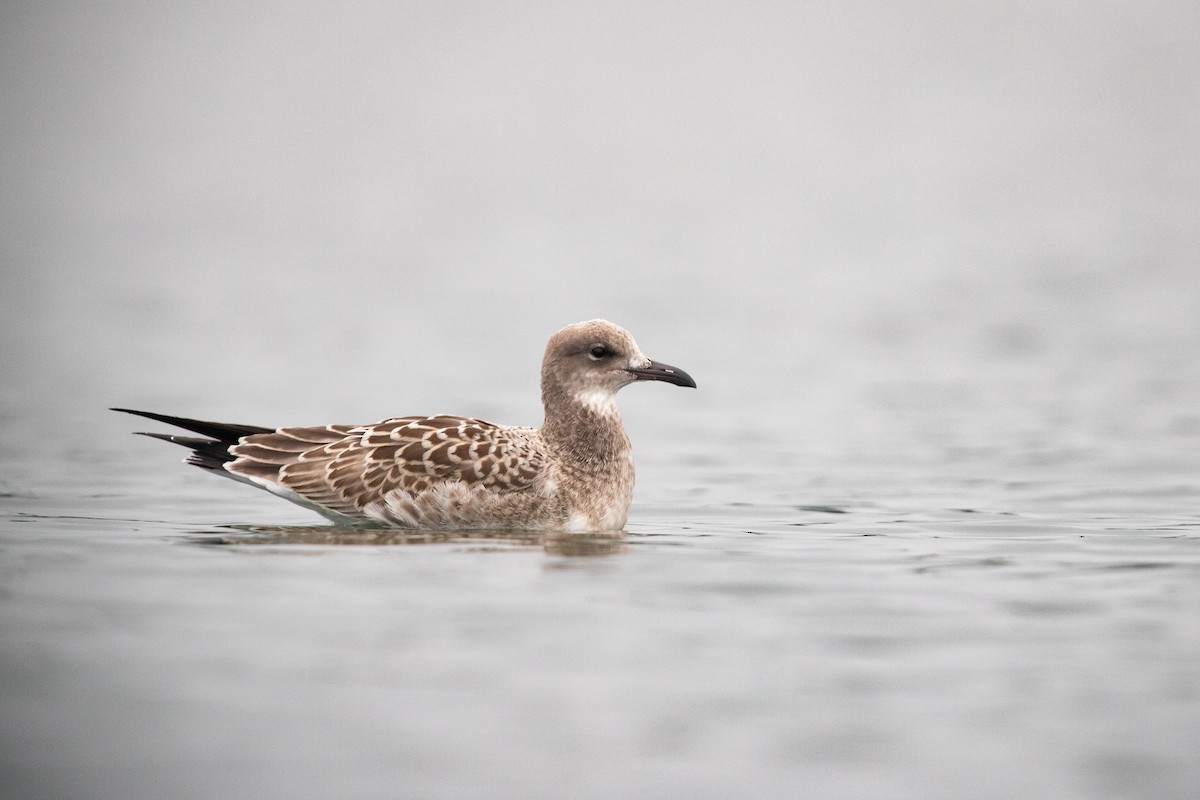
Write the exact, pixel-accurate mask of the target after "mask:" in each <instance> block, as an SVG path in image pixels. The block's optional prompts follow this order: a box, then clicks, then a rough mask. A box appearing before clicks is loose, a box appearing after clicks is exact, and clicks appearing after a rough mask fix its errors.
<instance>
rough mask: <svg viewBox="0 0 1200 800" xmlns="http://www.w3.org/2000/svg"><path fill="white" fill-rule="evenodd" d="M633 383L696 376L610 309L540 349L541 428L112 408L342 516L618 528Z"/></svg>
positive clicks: (247, 478)
mask: <svg viewBox="0 0 1200 800" xmlns="http://www.w3.org/2000/svg"><path fill="white" fill-rule="evenodd" d="M639 380H658V381H666V382H668V383H673V384H676V385H678V386H689V387H693V388H694V387H695V386H696V382H695V381H693V380H692V379H691V377H690V376H689V375H688V374H687V373H686V372H683V371H682V370H679V369H676V368H675V367H671V366H668V365H666V364H660V363H658V362H655V361H651V360H650V359H648V358H646V357H645V356H644V355H643V354H642V352H641V350H639V349H638V346H637V343H636V342H634V340H633V337H632V336H630V335H629V334H628V333H627V332H626V331H625V330H623V329H622V328H620V327H618V326H617V325H614V324H613V323H611V322H606V321H604V320H592V321H590V322H580V323H577V324H575V325H569V326H567V327H566V328H563V329H562V330H560V331H558V332H557V333H555V334H554V335H553V336H551V337H550V341H549V342H548V343H547V345H546V352H545V355H544V357H543V359H542V404H543V405H544V406H545V412H546V417H545V422H544V423H543V425H542V427H541V428H518V427H510V426H504V425H494V424H492V423H490V422H484V421H483V420H479V419H471V418H467V417H456V416H450V415H445V414H439V415H437V416H432V417H416V416H412V417H397V418H394V419H385V420H383V421H381V422H377V423H375V424H373V425H324V426H317V427H311V428H278V429H273V428H260V427H256V426H251V425H225V424H222V423H215V422H203V421H201V420H193V419H187V418H184V417H172V416H168V415H165V414H155V413H152V412H147V411H133V410H131V409H125V408H118V409H113V410H115V411H123V412H125V413H129V414H136V415H138V416H142V417H148V418H150V419H154V420H158V421H160V422H166V423H169V424H171V425H175V426H177V427H180V428H183V429H184V430H188V431H192V432H193V433H198V434H200V435H201V436H202V437H205V438H196V437H190V436H176V435H173V434H162V433H147V434H144V435H146V436H152V437H154V438H157V439H164V440H166V441H169V442H174V443H176V444H181V445H184V446H186V447H189V448H191V450H192V453H191V455H190V456H189V457H188V459H187V463H189V464H192V465H194V466H198V467H201V468H203V469H207V470H210V471H212V472H215V473H217V474H220V475H223V476H226V477H230V478H234V479H236V480H240V481H243V482H245V483H250V484H252V485H254V486H257V487H259V488H262V489H266V490H267V491H269V492H272V493H273V494H277V495H279V496H281V497H284V498H286V499H288V500H291V501H292V502H295V503H298V504H300V505H303V506H305V507H307V508H311V509H313V510H315V511H317V512H319V513H321V514H323V515H325V516H326V517H328V518H330V519H333V520H335V521H337V522H341V523H349V524H377V525H379V524H381V525H388V526H395V527H401V528H414V529H430V530H563V531H570V532H591V531H611V530H620V529H621V528H622V527H623V526H624V525H625V520H626V517H627V514H628V512H629V504H630V501H631V499H632V497H633V482H634V469H633V454H632V449H631V446H630V443H629V437H628V436H626V434H625V428H624V426H623V425H622V424H621V418H620V415H619V414H618V413H617V407H616V402H615V397H614V396H615V394H616V392H617V391H618V390H619V389H620V388H621V387H623V386H626V385H628V384H630V383H633V382H634V381H639Z"/></svg>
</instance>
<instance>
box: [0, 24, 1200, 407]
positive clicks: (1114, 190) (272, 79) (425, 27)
mask: <svg viewBox="0 0 1200 800" xmlns="http://www.w3.org/2000/svg"><path fill="white" fill-rule="evenodd" d="M1198 23H1200V6H1197V5H1196V4H1195V3H1193V2H1149V3H1146V2H1091V1H1088V2H1072V1H1059V2H1044V1H1042V0H1039V2H1005V3H959V2H911V3H906V2H849V3H841V2H812V3H732V2H731V3H714V2H709V3H674V2H662V3H628V4H626V3H609V2H606V3H589V4H583V3H557V2H556V3H515V4H499V3H443V2H437V3H360V2H351V3H304V2H302V3H294V2H287V3H283V2H279V3H273V2H258V3H249V4H247V3H240V2H239V3H219V2H213V3H171V2H154V3H134V2H127V3H115V2H100V3H90V4H73V3H61V4H59V3H54V4H48V3H21V2H15V3H6V4H5V5H4V7H3V11H0V144H2V149H0V174H2V175H3V180H2V181H0V248H2V250H0V258H2V263H3V268H4V286H5V288H4V291H3V297H2V298H0V312H2V313H3V322H2V323H0V332H2V334H3V337H4V344H3V349H2V350H0V355H2V357H3V359H4V362H5V368H4V371H5V373H6V374H7V375H8V376H9V377H8V380H7V382H6V383H7V385H6V387H5V390H4V394H3V395H2V396H3V397H4V398H5V400H6V402H7V403H8V405H9V408H10V412H9V414H10V415H11V414H14V413H19V412H20V410H21V409H28V408H30V407H33V406H36V407H37V408H39V409H46V408H51V409H54V410H56V411H57V412H59V413H66V414H68V415H69V414H70V413H72V412H70V411H69V409H70V408H71V407H73V405H74V404H77V403H78V402H79V400H80V398H81V397H86V398H87V402H89V403H90V402H92V401H93V400H95V401H96V402H99V403H102V404H109V403H118V402H134V401H138V400H140V399H141V398H145V399H146V400H147V401H152V400H160V401H173V400H176V399H177V398H178V397H179V396H185V397H194V398H195V403H196V405H197V406H202V407H210V408H214V414H215V413H216V412H218V411H220V412H225V411H228V412H229V413H240V414H241V416H243V417H244V416H246V415H247V412H248V411H250V410H252V409H255V408H264V409H265V408H275V409H278V410H279V411H280V412H281V413H284V414H286V415H288V416H289V418H299V419H301V420H312V419H315V418H320V417H318V415H319V414H326V413H337V414H338V415H339V417H346V418H348V419H355V420H357V418H358V417H359V416H362V417H364V418H374V416H376V415H377V414H379V413H381V412H382V413H405V412H408V411H412V410H421V411H432V410H436V409H434V408H427V407H426V404H428V403H433V404H435V405H436V406H437V407H438V408H439V409H440V408H441V406H443V405H445V404H446V403H448V402H450V401H451V400H452V399H453V398H454V397H460V396H464V395H467V394H468V393H469V389H468V386H469V376H467V375H466V374H465V372H466V370H465V369H464V367H463V366H462V363H461V362H462V361H466V362H467V363H469V365H470V368H471V369H472V370H474V371H475V373H476V374H478V373H482V376H483V377H485V378H488V379H499V378H500V377H501V376H504V375H510V374H514V373H516V372H519V373H520V375H521V377H520V380H519V381H517V382H516V384H514V385H518V386H519V387H520V389H521V391H522V392H526V393H527V392H528V391H529V390H531V389H532V387H533V386H534V384H535V381H536V367H535V362H536V359H537V357H539V356H540V350H541V345H542V342H543V341H544V337H545V335H547V334H548V333H549V332H550V331H553V330H554V329H556V328H558V327H559V326H560V325H562V324H565V323H567V322H571V321H575V320H577V319H582V318H589V317H595V316H605V317H609V318H612V319H614V320H616V321H618V322H621V323H622V324H625V325H627V326H628V327H629V328H630V329H632V330H633V331H634V333H635V334H636V335H637V336H638V337H639V339H640V340H641V343H642V344H643V346H644V349H646V350H647V352H649V353H650V354H651V355H653V356H655V357H659V358H662V359H663V360H671V361H676V362H678V363H680V364H681V365H684V366H686V367H687V368H688V369H689V370H690V371H692V372H693V373H694V374H696V375H697V376H698V377H700V376H702V375H704V376H711V377H710V386H711V385H712V381H713V379H715V380H716V383H717V384H718V386H719V385H720V384H723V383H726V382H728V381H732V380H734V379H735V378H738V377H739V376H740V375H742V374H743V372H744V373H745V375H749V374H750V373H751V372H752V371H754V369H755V368H759V367H762V366H763V365H767V364H774V365H776V366H780V365H782V366H785V367H788V368H794V369H806V368H812V367H814V365H819V364H820V363H821V362H822V361H823V360H825V361H834V360H838V359H844V358H850V359H853V358H854V357H855V354H856V353H858V352H859V350H856V349H855V348H859V349H860V350H861V349H862V348H867V349H869V348H870V347H877V348H883V350H884V351H886V352H884V355H886V356H887V358H883V357H880V362H881V363H883V362H888V361H889V360H890V361H892V362H897V363H899V364H901V365H902V368H903V369H906V370H910V371H917V372H919V371H920V369H921V361H922V353H923V352H926V351H928V350H929V348H935V347H936V348H949V349H951V350H955V351H956V352H960V354H961V355H962V356H963V357H964V358H969V357H970V356H971V354H972V353H982V354H984V355H987V354H994V351H996V350H997V349H999V350H1004V349H1005V348H1008V349H1010V350H1014V351H1029V352H1059V353H1060V355H1061V357H1062V359H1064V360H1066V361H1069V360H1071V359H1072V358H1075V357H1077V356H1079V355H1080V354H1081V353H1082V352H1083V351H1081V350H1078V349H1073V348H1074V345H1073V344H1072V342H1073V341H1075V339H1076V338H1078V337H1080V336H1085V337H1090V338H1089V339H1088V341H1089V342H1090V344H1089V345H1088V347H1090V348H1091V350H1089V351H1088V352H1101V351H1104V350H1105V349H1106V348H1111V347H1113V346H1116V345H1117V344H1119V343H1122V342H1129V341H1133V342H1141V343H1142V344H1143V345H1144V346H1161V347H1164V348H1169V347H1173V346H1181V345H1182V344H1186V343H1190V342H1194V341H1195V340H1196V337H1197V324H1198V323H1197V322H1196V319H1198V318H1200V314H1197V313H1196V305H1197V303H1200V300H1198V299H1197V298H1198V297H1200V277H1198V276H1200V264H1197V253H1200V233H1198V229H1200V226H1198V224H1197V222H1198V221H1200V147H1198V146H1197V143H1198V142H1200V49H1198V48H1197V46H1196V42H1197V41H1200V24H1198ZM1097 331H1100V333H1099V334H1097ZM1105 332H1107V333H1105ZM431 342H433V343H436V344H430V343H431ZM864 342H866V343H868V344H863V343H864ZM871 342H874V343H875V344H873V345H872V344H870V343H871ZM1085 349H1086V348H1085ZM184 365H186V368H185V366H184ZM372 373H378V374H379V375H381V376H386V378H385V379H377V378H373V377H371V376H372ZM758 374H759V378H758V380H760V381H762V380H763V379H762V377H761V369H759V370H758ZM415 378H422V380H416V379H415ZM424 378H428V380H424ZM343 379H348V380H349V381H350V384H351V386H352V388H351V389H349V390H341V389H335V388H332V387H335V386H336V384H337V381H339V380H343ZM747 380H749V378H747ZM220 381H224V382H226V384H227V385H236V386H238V387H239V389H240V390H241V391H242V392H244V394H243V395H241V396H239V397H238V398H233V399H231V398H228V397H225V398H224V399H222V397H221V393H220V390H219V388H214V383H216V382H220ZM702 383H703V381H702ZM164 384H169V386H164ZM284 386H287V387H290V388H288V389H287V390H284V389H282V388H281V387H284ZM302 386H310V387H316V386H321V387H325V388H324V389H323V390H322V391H316V390H314V391H312V392H310V393H309V394H307V395H306V394H305V391H304V390H303V389H300V388H298V387H302ZM756 388H758V389H762V390H763V391H769V388H770V387H769V384H768V383H765V382H763V383H760V385H759V386H757V387H756ZM205 392H207V393H208V395H207V396H205ZM400 396H402V398H401V399H403V400H404V401H405V403H406V404H408V403H411V405H406V406H405V407H404V408H397V407H395V405H396V403H397V402H398V399H397V398H398V397H400ZM709 397H710V398H714V399H712V400H711V401H706V402H721V401H722V395H721V394H720V391H719V389H718V391H717V393H716V394H710V395H709ZM724 399H728V397H726V398H724ZM484 405H485V406H486V403H485V404H484ZM173 407H174V408H178V404H176V405H175V406H173ZM335 408H336V409H340V411H337V412H334V411H333V410H334V409H335ZM179 410H180V411H194V412H197V413H199V412H200V411H202V410H203V408H184V409H179ZM449 410H462V411H470V410H471V409H466V408H461V409H460V408H455V409H449ZM483 410H485V411H490V410H492V409H491V407H485V408H484V409H483ZM500 410H501V411H504V412H508V411H510V408H509V407H508V406H505V407H503V408H501V409H500ZM533 410H535V409H532V410H531V411H533ZM249 421H258V420H255V419H251V420H249ZM512 421H528V422H536V419H528V420H512Z"/></svg>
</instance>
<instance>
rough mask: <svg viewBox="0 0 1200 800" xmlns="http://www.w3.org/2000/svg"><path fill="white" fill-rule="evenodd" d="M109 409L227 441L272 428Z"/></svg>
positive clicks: (132, 410) (149, 412)
mask: <svg viewBox="0 0 1200 800" xmlns="http://www.w3.org/2000/svg"><path fill="white" fill-rule="evenodd" d="M109 411H119V412H121V413H122V414H133V415H134V416H136V417H145V418H146V419H152V420H154V421H155V422H163V423H166V424H167V425H174V426H175V427H177V428H183V429H184V430H185V431H191V432H192V433H198V434H200V435H201V436H209V437H211V438H213V439H217V440H220V441H222V442H229V443H233V442H236V441H237V440H238V439H240V438H242V437H243V436H253V435H254V434H256V433H271V432H272V431H273V430H274V429H273V428H263V427H261V426H258V425H235V424H232V423H225V422H206V421H204V420H201V419H191V418H189V417H173V416H171V415H170V414H156V413H155V412H153V411H137V410H136V409H132V408H110V409H109ZM168 441H170V440H168Z"/></svg>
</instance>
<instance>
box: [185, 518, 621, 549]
mask: <svg viewBox="0 0 1200 800" xmlns="http://www.w3.org/2000/svg"><path fill="white" fill-rule="evenodd" d="M226 527H227V529H228V530H227V531H222V532H221V533H213V532H207V531H205V532H197V533H195V534H193V535H192V536H189V537H188V539H189V541H191V542H192V543H194V544H199V545H210V546H250V547H260V546H271V545H315V546H321V547H328V546H335V547H355V546H358V547H364V546H365V547H392V546H404V545H437V544H442V545H453V546H455V548H456V549H465V550H470V551H472V552H479V551H488V550H494V551H503V550H513V549H520V548H528V547H540V548H542V549H543V550H545V551H546V552H547V553H550V554H552V555H560V556H610V555H615V554H617V553H623V552H625V550H626V549H627V547H628V546H627V545H626V543H625V536H624V534H623V533H621V532H620V531H601V532H596V533H566V532H563V531H416V530H407V529H403V528H363V527H356V528H338V527H333V528H330V527H325V526H314V525H230V526H226Z"/></svg>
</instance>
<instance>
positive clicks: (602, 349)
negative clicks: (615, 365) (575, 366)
mask: <svg viewBox="0 0 1200 800" xmlns="http://www.w3.org/2000/svg"><path fill="white" fill-rule="evenodd" d="M611 355H612V350H609V349H608V347H607V346H606V345H602V344H594V345H592V347H591V349H590V350H588V358H590V359H592V361H601V360H603V359H606V358H608V357H609V356H611Z"/></svg>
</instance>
